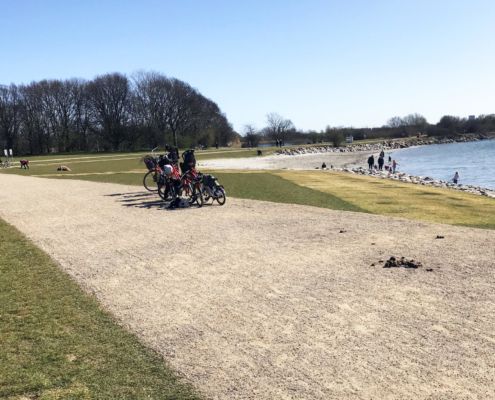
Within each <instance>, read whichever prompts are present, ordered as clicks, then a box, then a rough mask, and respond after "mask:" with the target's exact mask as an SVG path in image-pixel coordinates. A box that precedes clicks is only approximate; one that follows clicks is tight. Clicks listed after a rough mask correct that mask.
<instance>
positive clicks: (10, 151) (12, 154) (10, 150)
mask: <svg viewBox="0 0 495 400" xmlns="http://www.w3.org/2000/svg"><path fill="white" fill-rule="evenodd" d="M9 154H10V156H11V157H14V152H13V151H12V149H9Z"/></svg>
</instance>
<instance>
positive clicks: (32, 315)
mask: <svg viewBox="0 0 495 400" xmlns="http://www.w3.org/2000/svg"><path fill="white" fill-rule="evenodd" d="M0 254H1V257H0V398H6V399H45V400H47V399H96V398H97V399H196V398H197V396H195V395H194V393H193V391H192V389H191V388H190V387H188V386H187V385H185V384H183V383H181V382H179V380H178V379H177V377H176V376H175V375H174V373H173V372H172V371H171V370H170V369H168V368H167V367H166V366H165V365H164V363H163V360H162V359H161V358H160V357H159V356H158V355H156V354H154V353H152V352H151V351H149V350H148V349H146V348H145V347H144V346H143V345H141V344H140V343H139V342H138V340H137V339H136V338H135V337H134V336H133V335H131V334H129V333H127V332H126V331H125V330H124V329H123V328H121V327H120V326H118V325H117V324H116V322H115V321H114V320H113V319H112V318H111V317H110V316H109V315H107V314H106V313H105V312H104V311H102V310H101V309H100V307H99V305H98V303H97V302H96V300H94V299H92V298H91V297H90V296H88V295H86V294H85V293H83V292H82V291H81V289H80V288H79V287H78V286H77V284H76V283H74V282H73V281H72V280H71V279H70V278H69V277H68V276H67V275H66V274H65V273H63V272H62V271H60V269H59V268H58V267H57V266H56V265H54V263H53V262H52V261H51V259H50V258H49V257H48V256H47V255H46V254H45V253H43V252H42V251H41V250H39V249H38V248H36V247H35V246H34V245H32V244H31V243H30V242H29V240H27V239H26V238H25V237H24V236H23V235H21V234H20V233H19V232H18V231H17V230H16V229H14V228H13V227H12V226H10V225H8V224H6V223H5V222H3V221H2V220H0Z"/></svg>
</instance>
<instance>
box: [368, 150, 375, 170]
mask: <svg viewBox="0 0 495 400" xmlns="http://www.w3.org/2000/svg"><path fill="white" fill-rule="evenodd" d="M373 165H375V157H373V154H372V155H371V156H369V157H368V169H369V170H372V169H373Z"/></svg>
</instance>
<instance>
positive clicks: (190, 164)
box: [180, 149, 196, 174]
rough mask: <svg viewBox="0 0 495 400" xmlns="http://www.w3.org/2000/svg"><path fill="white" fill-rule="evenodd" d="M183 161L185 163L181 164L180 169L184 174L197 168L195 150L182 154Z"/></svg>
mask: <svg viewBox="0 0 495 400" xmlns="http://www.w3.org/2000/svg"><path fill="white" fill-rule="evenodd" d="M182 161H183V162H182V163H181V164H180V168H181V170H182V173H183V174H185V173H186V172H187V171H189V170H190V169H192V168H196V156H195V155H194V150H193V149H189V150H186V151H185V152H184V153H182Z"/></svg>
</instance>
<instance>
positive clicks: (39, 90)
mask: <svg viewBox="0 0 495 400" xmlns="http://www.w3.org/2000/svg"><path fill="white" fill-rule="evenodd" d="M236 138H237V135H236V133H235V132H234V131H233V129H232V126H231V125H230V124H229V122H228V120H227V118H226V117H225V115H224V114H222V112H221V110H220V108H219V107H218V105H217V104H216V103H215V102H213V101H212V100H210V99H208V98H206V97H204V96H203V95H202V94H201V93H199V92H198V91H197V90H196V89H194V88H193V87H191V86H190V85H189V84H187V83H186V82H183V81H181V80H179V79H175V78H169V77H167V76H165V75H163V74H160V73H156V72H143V73H139V74H135V75H133V76H132V77H128V76H126V75H124V74H121V73H110V74H105V75H101V76H97V77H95V78H94V79H92V80H89V81H88V80H82V79H68V80H42V81H38V82H32V83H30V84H22V85H15V84H11V85H8V86H7V85H1V86H0V147H1V146H3V148H8V149H14V151H15V152H16V154H43V153H50V152H77V151H81V152H92V151H131V150H141V149H150V148H154V147H157V146H163V145H165V144H166V143H168V144H174V145H176V146H179V147H190V146H197V145H200V146H212V145H214V144H218V145H220V146H223V145H228V144H229V143H230V142H231V141H233V140H235V139H236Z"/></svg>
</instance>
